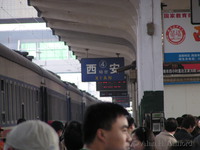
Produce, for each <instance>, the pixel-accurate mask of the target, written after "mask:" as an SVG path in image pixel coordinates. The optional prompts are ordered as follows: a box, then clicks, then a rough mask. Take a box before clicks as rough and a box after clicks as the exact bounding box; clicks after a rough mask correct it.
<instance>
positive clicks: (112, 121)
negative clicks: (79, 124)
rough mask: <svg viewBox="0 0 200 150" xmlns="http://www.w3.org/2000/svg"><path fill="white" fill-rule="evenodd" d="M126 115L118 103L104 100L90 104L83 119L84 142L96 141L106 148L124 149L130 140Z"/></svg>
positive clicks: (125, 111) (87, 143)
mask: <svg viewBox="0 0 200 150" xmlns="http://www.w3.org/2000/svg"><path fill="white" fill-rule="evenodd" d="M127 115H128V112H127V110H126V109H124V108H123V107H122V106H120V105H118V104H114V103H108V102H104V103H97V104H94V105H91V106H90V107H89V108H88V109H87V111H86V113H85V116H84V121H83V137H84V143H85V144H86V145H90V144H92V143H94V141H95V142H96V141H98V142H99V143H101V144H100V145H101V146H103V147H104V148H106V149H115V150H124V149H126V148H127V147H128V146H129V142H130V140H131V137H130V135H129V134H128V121H127V118H126V116H127Z"/></svg>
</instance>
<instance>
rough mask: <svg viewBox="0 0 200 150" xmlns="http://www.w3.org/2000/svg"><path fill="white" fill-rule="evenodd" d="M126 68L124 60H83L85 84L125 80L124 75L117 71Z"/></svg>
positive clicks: (82, 67)
mask: <svg viewBox="0 0 200 150" xmlns="http://www.w3.org/2000/svg"><path fill="white" fill-rule="evenodd" d="M122 66H124V58H121V57H120V58H82V59H81V73H82V81H83V82H91V81H113V80H124V73H123V72H120V73H118V72H117V69H118V68H120V67H122Z"/></svg>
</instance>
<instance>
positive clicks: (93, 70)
mask: <svg viewBox="0 0 200 150" xmlns="http://www.w3.org/2000/svg"><path fill="white" fill-rule="evenodd" d="M86 66H87V74H96V73H97V68H96V64H87V65H86Z"/></svg>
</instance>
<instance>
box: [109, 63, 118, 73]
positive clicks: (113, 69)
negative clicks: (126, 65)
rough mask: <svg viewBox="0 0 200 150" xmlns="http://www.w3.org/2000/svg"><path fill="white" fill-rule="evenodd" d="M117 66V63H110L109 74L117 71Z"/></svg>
mask: <svg viewBox="0 0 200 150" xmlns="http://www.w3.org/2000/svg"><path fill="white" fill-rule="evenodd" d="M118 68H119V64H115V63H114V64H111V65H110V70H111V72H110V74H114V73H117V69H118Z"/></svg>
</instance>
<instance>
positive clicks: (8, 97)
mask: <svg viewBox="0 0 200 150" xmlns="http://www.w3.org/2000/svg"><path fill="white" fill-rule="evenodd" d="M5 89H6V91H5V95H6V109H5V113H6V123H9V120H10V111H9V99H10V96H9V83H8V81H6V87H5Z"/></svg>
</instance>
